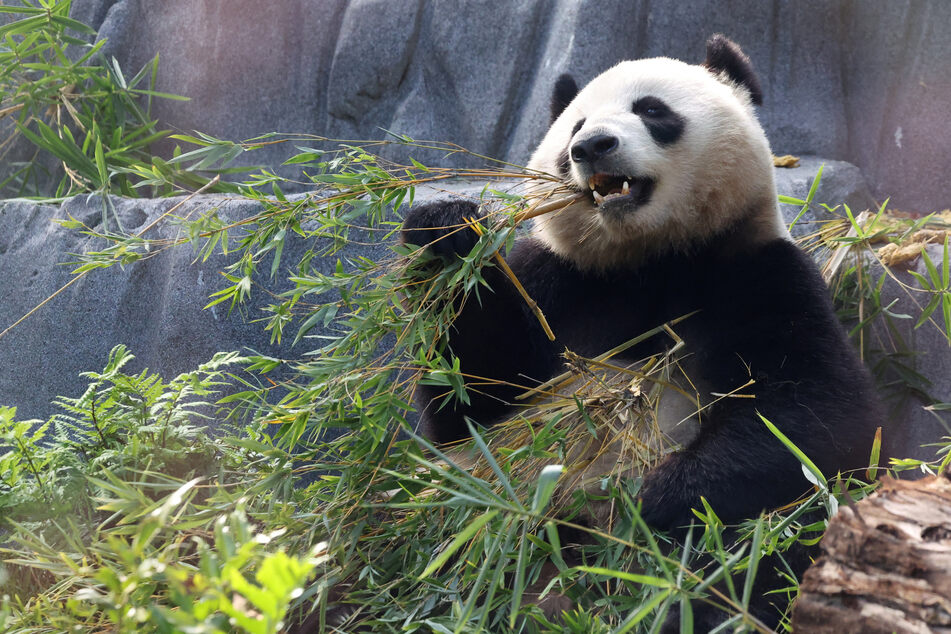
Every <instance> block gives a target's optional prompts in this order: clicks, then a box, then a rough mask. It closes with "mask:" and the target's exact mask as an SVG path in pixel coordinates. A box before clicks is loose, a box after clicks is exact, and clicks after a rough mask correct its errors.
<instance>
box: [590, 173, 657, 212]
mask: <svg viewBox="0 0 951 634" xmlns="http://www.w3.org/2000/svg"><path fill="white" fill-rule="evenodd" d="M588 188H589V189H590V190H591V198H592V199H593V200H594V204H595V205H597V206H598V207H604V206H606V205H612V204H613V203H617V202H628V203H630V202H633V203H634V204H635V205H643V204H646V203H647V201H649V200H650V197H651V194H652V193H653V192H654V179H652V178H646V177H633V176H623V175H620V176H619V175H617V174H605V173H603V172H599V173H597V174H594V175H593V176H591V177H590V178H589V179H588Z"/></svg>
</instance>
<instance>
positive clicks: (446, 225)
mask: <svg viewBox="0 0 951 634" xmlns="http://www.w3.org/2000/svg"><path fill="white" fill-rule="evenodd" d="M482 217H484V214H483V213H482V211H481V210H480V208H479V206H478V205H476V204H475V203H473V202H470V201H466V200H448V201H440V202H434V203H429V204H426V205H421V206H418V207H414V208H413V209H411V210H410V212H409V213H408V214H407V216H406V219H405V221H404V222H403V228H402V231H401V235H400V238H401V241H402V242H403V243H409V244H415V245H418V246H425V248H426V249H428V250H429V251H430V252H431V253H432V254H434V255H437V256H439V258H440V259H441V260H442V261H443V262H449V261H451V260H453V259H455V258H460V257H463V256H466V255H468V254H469V253H470V252H471V251H472V248H473V247H474V246H475V244H476V242H477V241H478V239H479V236H478V235H477V234H476V233H475V231H473V230H472V229H471V228H470V227H469V226H468V225H467V223H466V219H479V218H482ZM530 242H531V240H528V239H523V240H520V241H517V242H516V245H515V247H514V249H513V254H512V255H515V254H516V253H520V255H521V257H515V258H512V259H511V260H510V262H511V263H512V268H513V270H514V271H515V274H516V275H517V276H518V277H519V278H520V279H522V277H523V276H522V274H525V273H526V272H527V271H530V270H531V269H532V267H533V266H534V251H533V250H532V249H530V248H529V249H526V248H525V247H526V246H527V245H528V243H530ZM526 256H527V257H526ZM482 276H483V279H485V281H486V283H487V284H488V285H489V288H488V289H486V288H480V289H479V294H478V296H476V294H475V293H469V294H468V295H467V296H466V297H464V298H462V299H461V300H460V302H461V303H460V306H459V307H458V311H457V313H456V318H455V321H454V322H453V325H452V327H451V328H450V331H449V333H448V337H447V339H448V340H447V342H446V344H447V346H446V350H445V352H444V354H445V355H447V356H448V355H449V354H452V355H454V356H455V357H457V358H458V359H459V364H460V370H461V371H462V373H463V374H464V375H465V384H466V393H467V395H468V398H469V403H463V402H461V401H459V400H458V399H455V398H451V400H450V401H449V402H445V401H446V398H445V397H446V389H445V388H443V387H438V386H430V385H424V384H422V383H420V384H419V385H418V386H417V391H416V397H417V402H418V405H419V407H420V410H421V424H422V425H421V427H422V430H423V433H424V434H425V435H426V436H427V437H428V438H431V439H432V440H435V441H436V442H440V443H445V442H451V441H454V440H459V439H462V438H465V437H467V436H468V435H469V430H468V427H467V425H466V422H465V419H466V418H471V419H472V420H474V421H475V422H477V423H479V424H482V425H491V424H492V423H494V422H496V421H498V420H499V419H500V418H502V417H503V416H504V415H505V414H506V413H507V412H509V411H510V410H511V409H512V407H513V403H514V402H515V397H516V396H518V395H519V394H521V393H522V392H524V391H526V390H527V389H529V388H530V387H532V386H534V385H535V384H537V382H540V381H544V380H545V379H547V378H548V377H549V376H551V375H552V374H553V373H554V372H555V371H556V370H557V369H558V367H559V365H560V361H559V359H558V351H557V350H556V348H555V346H554V345H553V344H552V343H551V342H549V341H548V340H547V338H545V336H544V334H543V332H542V331H541V329H540V327H539V325H538V322H537V320H536V319H535V317H534V316H533V315H532V314H531V311H530V310H529V308H528V306H527V305H526V304H525V301H524V300H523V299H522V298H521V296H520V295H519V294H518V292H517V290H516V289H515V287H514V286H513V284H512V282H511V281H510V280H509V279H507V278H506V277H505V275H503V274H502V273H501V272H500V271H499V270H498V269H497V268H495V267H494V266H491V265H486V266H484V267H483V269H482ZM522 281H523V282H525V281H526V279H522Z"/></svg>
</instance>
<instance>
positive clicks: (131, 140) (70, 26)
mask: <svg viewBox="0 0 951 634" xmlns="http://www.w3.org/2000/svg"><path fill="white" fill-rule="evenodd" d="M71 7H72V2H71V0H38V1H36V2H32V1H29V0H27V1H25V2H23V3H21V4H20V3H18V4H14V5H9V6H0V14H6V15H7V16H9V17H10V18H11V20H10V21H8V22H6V23H5V24H3V25H2V26H0V69H2V70H0V122H2V121H3V120H4V119H6V125H5V126H4V127H3V128H2V134H3V137H2V138H0V159H2V158H5V157H7V156H8V155H9V154H10V153H11V152H13V151H14V150H15V149H16V148H23V147H24V146H23V145H22V144H21V143H18V140H21V139H22V140H23V141H25V142H27V143H29V144H31V145H32V146H33V147H34V148H35V150H34V151H33V154H32V155H31V156H29V157H28V158H26V160H23V161H20V162H15V163H11V166H12V168H13V169H12V171H11V172H10V173H9V174H7V175H6V177H5V180H4V181H3V182H2V183H0V191H2V192H3V193H4V194H5V195H15V196H21V195H43V196H52V197H54V198H61V197H65V196H70V195H74V194H77V193H84V192H96V193H101V194H106V193H116V194H121V195H124V196H137V195H138V190H139V189H140V188H142V187H149V188H150V193H151V194H153V195H160V194H171V193H174V192H177V191H180V190H181V188H182V187H185V188H191V189H197V188H199V187H202V186H203V185H206V184H207V183H208V182H209V179H210V178H211V176H213V175H214V173H215V172H216V171H217V172H222V173H224V172H227V170H226V169H224V164H225V163H227V162H228V161H229V160H230V158H231V156H230V155H217V158H219V159H220V161H215V160H209V157H208V153H207V152H206V153H205V156H204V157H203V160H196V161H190V160H189V157H187V156H186V157H185V158H182V156H183V155H182V154H181V151H180V150H176V157H175V158H173V159H171V160H163V159H161V158H159V157H158V156H153V154H152V151H151V147H152V146H153V144H154V143H156V142H157V141H159V140H160V139H163V138H165V137H167V136H169V131H168V130H162V129H160V128H159V127H158V123H157V122H156V121H155V120H154V119H153V118H152V115H151V104H152V99H153V98H161V99H175V100H182V99H184V98H183V97H178V96H176V95H170V94H166V93H160V92H157V91H156V90H155V81H156V77H157V73H158V65H159V59H158V56H156V57H155V58H153V59H152V61H151V62H149V63H148V64H146V65H145V66H144V67H143V68H141V69H140V70H139V71H138V72H136V73H135V74H134V75H132V76H131V77H127V76H126V74H125V73H124V71H123V69H122V68H121V67H120V66H119V63H118V61H116V59H115V58H110V59H106V58H105V56H104V55H103V54H102V52H101V49H102V47H103V45H104V44H105V40H98V41H95V42H93V43H90V42H89V41H87V40H88V39H91V38H93V37H94V36H95V31H94V30H93V29H91V28H90V27H89V26H87V25H85V24H83V23H82V22H79V21H77V20H75V19H73V18H71V17H69V13H70V9H71ZM173 138H174V137H173ZM50 159H53V160H50ZM7 161H9V159H7ZM47 170H49V171H47ZM159 176H160V178H159ZM47 182H52V183H53V185H52V188H51V189H50V188H49V187H48V186H47ZM215 189H216V190H217V191H230V190H233V188H232V187H229V186H226V185H225V184H218V185H216V187H215ZM103 201H104V202H103V204H104V205H108V198H107V197H103ZM104 211H106V209H105V208H104Z"/></svg>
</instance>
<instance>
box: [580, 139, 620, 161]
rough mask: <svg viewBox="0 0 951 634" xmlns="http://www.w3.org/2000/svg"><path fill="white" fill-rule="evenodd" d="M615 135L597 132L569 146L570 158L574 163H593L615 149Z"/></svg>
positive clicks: (616, 140)
mask: <svg viewBox="0 0 951 634" xmlns="http://www.w3.org/2000/svg"><path fill="white" fill-rule="evenodd" d="M617 146H618V139H617V137H616V136H608V135H606V134H599V135H598V136H593V137H591V138H590V139H585V140H584V141H578V142H577V143H575V144H574V145H572V146H571V160H572V161H574V162H575V163H594V162H595V161H597V160H598V159H599V158H604V157H605V156H607V155H608V154H610V153H611V152H613V151H614V150H616V149H617Z"/></svg>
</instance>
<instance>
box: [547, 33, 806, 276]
mask: <svg viewBox="0 0 951 634" xmlns="http://www.w3.org/2000/svg"><path fill="white" fill-rule="evenodd" d="M761 101H762V92H761V90H760V86H759V82H758V81H757V79H756V76H755V75H754V73H753V69H752V66H751V65H750V62H749V59H748V58H747V57H746V56H745V55H744V54H743V53H742V51H741V50H740V49H739V47H738V46H737V45H736V44H734V43H733V42H731V41H730V40H728V39H726V38H725V37H723V36H720V35H715V36H713V37H712V38H711V39H710V40H709V41H708V42H707V59H706V61H705V62H704V63H703V64H702V65H691V64H686V63H684V62H681V61H677V60H674V59H669V58H654V59H643V60H636V61H627V62H621V63H620V64H618V65H617V66H614V67H613V68H611V69H609V70H607V71H605V72H604V73H602V74H601V75H599V76H598V77H596V78H595V79H594V80H592V81H591V83H589V84H588V85H587V86H585V87H584V88H583V89H582V90H580V91H578V89H577V87H576V85H575V83H574V80H572V79H571V78H570V77H569V76H562V77H561V78H560V79H559V81H558V83H557V84H556V86H555V92H554V95H553V98H552V120H553V121H552V124H551V127H550V129H549V130H548V132H547V134H546V135H545V138H544V139H543V140H542V142H541V144H540V145H539V146H538V149H537V150H536V151H535V153H534V155H533V156H532V159H531V161H530V162H529V165H528V167H529V168H530V169H534V170H538V171H541V172H546V173H550V174H556V175H558V176H559V178H560V179H561V180H562V181H563V182H564V184H566V185H567V186H568V187H569V188H570V189H572V190H575V191H577V192H582V193H583V194H584V196H583V198H582V199H581V201H579V202H576V203H574V204H572V205H571V206H569V207H567V208H565V209H563V210H561V211H559V212H556V213H552V214H548V215H546V216H542V217H540V218H539V219H538V220H537V221H536V224H535V227H534V231H535V234H536V236H537V237H538V238H539V239H541V240H542V241H543V242H544V243H546V244H547V245H548V246H549V247H550V248H551V249H552V250H554V251H555V252H556V253H559V254H561V255H562V256H564V257H566V258H568V259H569V260H571V261H573V262H574V263H575V264H577V265H578V266H580V267H582V268H601V269H604V268H611V267H618V266H621V267H623V266H636V265H637V264H638V263H640V262H642V261H643V260H644V259H646V258H647V257H650V256H651V255H653V254H658V253H662V252H670V251H689V250H690V249H691V248H694V247H696V246H697V245H700V244H705V243H708V242H711V241H713V240H716V239H718V238H721V237H724V236H729V237H730V240H729V242H730V245H731V246H730V248H736V247H737V246H740V247H742V246H743V245H753V244H758V243H761V242H764V241H767V240H771V239H775V238H778V237H788V233H787V231H786V228H785V225H784V224H783V222H782V217H781V216H780V213H779V209H778V204H777V200H776V190H775V185H774V183H773V167H772V159H771V157H772V154H771V152H770V149H769V143H768V142H767V140H766V135H765V134H764V133H763V129H762V128H761V127H760V125H759V123H758V122H757V120H756V117H755V115H754V113H753V105H754V104H759V103H761ZM737 241H739V245H738V244H737Z"/></svg>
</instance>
